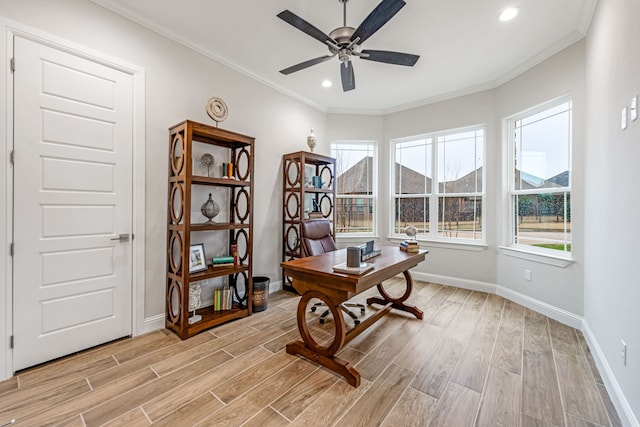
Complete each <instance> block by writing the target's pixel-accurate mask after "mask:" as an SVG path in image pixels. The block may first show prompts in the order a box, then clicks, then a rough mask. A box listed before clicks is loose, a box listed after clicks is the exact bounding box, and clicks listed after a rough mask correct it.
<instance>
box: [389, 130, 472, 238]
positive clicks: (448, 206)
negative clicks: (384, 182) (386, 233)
mask: <svg viewBox="0 0 640 427" xmlns="http://www.w3.org/2000/svg"><path fill="white" fill-rule="evenodd" d="M392 150H393V154H392V157H394V165H393V171H394V173H393V176H394V179H393V187H392V188H393V190H392V192H393V199H394V201H393V207H394V213H393V217H394V224H393V234H394V235H401V234H404V230H405V228H406V227H407V225H413V226H414V227H416V228H417V229H418V238H420V237H422V238H429V239H443V240H450V239H454V240H472V241H477V240H482V241H484V233H483V227H482V211H483V210H484V197H483V195H484V193H483V191H484V190H483V181H484V171H483V168H482V166H483V162H484V129H483V128H481V127H474V128H471V129H465V130H456V131H447V132H438V133H434V134H428V135H422V136H418V137H412V138H404V139H401V140H394V141H392ZM431 218H434V219H435V222H434V223H433V224H432V223H431Z"/></svg>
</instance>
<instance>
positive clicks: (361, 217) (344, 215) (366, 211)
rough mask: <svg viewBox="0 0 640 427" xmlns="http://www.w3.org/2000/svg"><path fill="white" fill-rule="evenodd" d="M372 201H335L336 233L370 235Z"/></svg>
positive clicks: (342, 199) (348, 198) (355, 199)
mask: <svg viewBox="0 0 640 427" xmlns="http://www.w3.org/2000/svg"><path fill="white" fill-rule="evenodd" d="M373 208H374V206H373V199H367V198H351V197H347V198H342V197H339V198H337V199H336V219H337V223H336V233H372V232H373V212H374V210H373Z"/></svg>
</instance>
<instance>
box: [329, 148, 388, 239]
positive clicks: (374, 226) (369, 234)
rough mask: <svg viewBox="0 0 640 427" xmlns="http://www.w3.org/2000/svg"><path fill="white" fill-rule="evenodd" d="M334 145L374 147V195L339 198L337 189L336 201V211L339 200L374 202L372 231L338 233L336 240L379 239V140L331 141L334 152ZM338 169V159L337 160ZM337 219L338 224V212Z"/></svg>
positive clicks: (336, 213) (372, 189)
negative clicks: (366, 200) (350, 199)
mask: <svg viewBox="0 0 640 427" xmlns="http://www.w3.org/2000/svg"><path fill="white" fill-rule="evenodd" d="M334 144H343V145H363V144H367V145H372V146H373V165H372V166H373V170H372V171H371V173H372V175H373V176H372V179H371V186H372V188H371V191H372V192H373V195H371V196H358V197H355V196H346V197H339V194H338V190H337V188H336V200H335V201H334V206H333V208H334V209H337V204H338V203H337V202H338V199H339V198H340V199H347V198H361V199H371V200H373V212H372V213H371V219H372V223H371V231H363V232H351V233H338V232H337V231H336V235H335V236H334V238H335V239H336V241H339V240H347V239H349V240H354V239H355V240H357V239H358V238H367V240H370V239H371V238H377V237H378V233H377V230H378V213H379V209H380V208H379V203H378V201H379V196H378V162H379V161H380V159H379V156H378V141H377V140H373V139H361V140H359V139H345V140H334V141H331V143H330V144H329V147H330V149H331V150H332V151H333V145H334ZM336 167H337V159H336ZM335 173H336V177H335V179H336V180H337V178H338V177H337V171H336V172H335ZM335 218H336V222H337V221H338V212H337V210H336V212H335Z"/></svg>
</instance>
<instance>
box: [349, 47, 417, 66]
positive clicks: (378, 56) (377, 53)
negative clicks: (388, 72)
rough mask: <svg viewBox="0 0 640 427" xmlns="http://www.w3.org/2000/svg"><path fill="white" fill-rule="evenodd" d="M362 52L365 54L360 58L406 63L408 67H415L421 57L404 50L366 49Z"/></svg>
mask: <svg viewBox="0 0 640 427" xmlns="http://www.w3.org/2000/svg"><path fill="white" fill-rule="evenodd" d="M360 53H361V54H363V55H361V56H360V58H361V59H366V60H367V61H377V62H386V63H387V64H395V65H406V66H408V67H413V66H414V65H415V64H416V62H418V59H419V58H420V55H413V54H411V53H402V52H389V51H387V50H368V49H365V50H363V51H362V52H360Z"/></svg>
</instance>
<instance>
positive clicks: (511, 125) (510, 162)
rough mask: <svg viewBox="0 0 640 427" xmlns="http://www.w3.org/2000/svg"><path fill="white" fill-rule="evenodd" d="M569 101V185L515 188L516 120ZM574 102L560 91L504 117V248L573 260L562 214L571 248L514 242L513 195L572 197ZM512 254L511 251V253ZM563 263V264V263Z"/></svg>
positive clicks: (514, 215) (569, 95)
mask: <svg viewBox="0 0 640 427" xmlns="http://www.w3.org/2000/svg"><path fill="white" fill-rule="evenodd" d="M566 103H569V104H570V105H569V111H570V116H569V147H568V150H567V156H568V173H569V177H568V185H567V186H564V187H541V188H534V189H524V190H523V189H520V190H517V189H516V188H515V178H516V177H515V174H516V172H515V170H516V168H515V161H516V158H515V157H516V152H515V148H516V147H515V145H516V138H515V131H516V123H517V122H518V121H519V120H524V119H526V118H529V117H532V116H535V115H536V114H540V113H543V112H545V111H548V110H551V109H553V108H556V107H559V106H561V105H563V104H566ZM573 116H574V106H573V99H572V97H571V94H566V95H562V96H560V97H557V98H554V99H551V100H549V101H546V102H543V103H541V104H539V105H537V106H534V107H532V108H529V109H526V110H524V111H521V112H519V113H517V114H514V115H512V116H510V117H507V118H506V119H505V120H504V121H505V131H506V137H505V141H506V144H507V147H506V149H507V155H506V156H505V157H506V165H505V167H506V174H505V175H506V177H507V180H508V181H507V184H506V197H505V199H504V200H505V203H506V206H505V207H504V212H505V213H506V215H508V218H509V221H508V224H509V225H508V227H509V228H508V230H506V236H505V238H504V241H505V248H503V249H510V250H512V251H517V252H519V253H522V254H524V255H526V254H530V255H539V256H543V257H545V258H550V259H553V258H556V259H560V260H569V261H571V260H573V232H571V239H570V240H567V238H566V229H567V227H566V226H567V221H566V218H565V222H564V227H563V229H564V233H565V238H564V242H565V245H566V244H571V245H572V248H571V250H570V251H567V250H558V249H550V248H544V247H538V246H533V245H529V244H522V243H516V235H517V234H516V230H517V224H516V215H517V212H516V211H517V207H516V204H515V202H514V198H515V197H516V196H526V195H538V194H551V195H553V194H558V195H564V197H565V198H566V197H567V196H568V198H569V199H570V200H571V199H572V198H573V197H572V192H573V190H572V187H573V161H572V153H573V134H574V132H573V123H574V118H573ZM549 117H551V116H548V117H546V118H549ZM569 206H571V201H570V202H569ZM569 224H571V219H569ZM571 228H572V229H573V226H572V225H571ZM510 254H511V253H510ZM563 266H564V264H563Z"/></svg>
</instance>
